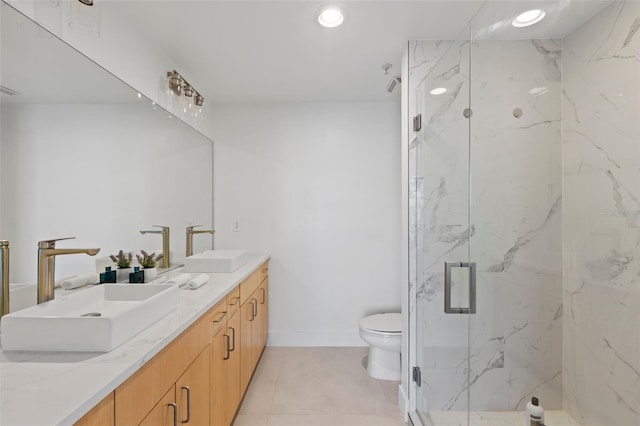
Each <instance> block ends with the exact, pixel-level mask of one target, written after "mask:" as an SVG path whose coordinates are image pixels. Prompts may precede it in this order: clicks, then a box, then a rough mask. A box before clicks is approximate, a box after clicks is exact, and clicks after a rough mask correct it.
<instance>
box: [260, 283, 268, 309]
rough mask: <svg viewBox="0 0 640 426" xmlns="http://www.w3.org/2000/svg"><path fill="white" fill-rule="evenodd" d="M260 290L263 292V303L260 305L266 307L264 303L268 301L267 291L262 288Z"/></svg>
mask: <svg viewBox="0 0 640 426" xmlns="http://www.w3.org/2000/svg"><path fill="white" fill-rule="evenodd" d="M260 290H262V302H260V304H261V305H264V302H266V300H267V290H265V288H264V287H260Z"/></svg>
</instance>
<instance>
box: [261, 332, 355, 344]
mask: <svg viewBox="0 0 640 426" xmlns="http://www.w3.org/2000/svg"><path fill="white" fill-rule="evenodd" d="M267 345H268V346H284V347H287V346H291V347H296V346H306V347H312V346H367V344H366V343H365V342H364V341H363V340H362V339H361V338H360V333H358V332H357V331H340V330H314V331H274V330H269V341H268V342H267Z"/></svg>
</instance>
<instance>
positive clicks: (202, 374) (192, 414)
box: [176, 345, 210, 426]
mask: <svg viewBox="0 0 640 426" xmlns="http://www.w3.org/2000/svg"><path fill="white" fill-rule="evenodd" d="M209 351H210V347H209V345H207V347H206V348H205V349H204V350H203V351H202V352H200V355H198V357H197V358H196V359H195V361H193V363H192V364H191V366H189V368H187V370H186V371H185V372H184V373H183V374H182V376H180V378H179V379H178V381H177V382H176V396H177V399H178V421H179V422H180V423H183V424H189V425H192V426H207V425H209V364H210V361H209Z"/></svg>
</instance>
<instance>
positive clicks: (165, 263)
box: [140, 225, 170, 269]
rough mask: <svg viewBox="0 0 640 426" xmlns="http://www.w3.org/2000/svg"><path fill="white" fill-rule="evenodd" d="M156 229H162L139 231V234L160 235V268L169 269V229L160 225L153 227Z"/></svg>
mask: <svg viewBox="0 0 640 426" xmlns="http://www.w3.org/2000/svg"><path fill="white" fill-rule="evenodd" d="M153 226H155V227H156V228H162V229H161V230H158V231H156V230H141V231H140V233H141V234H143V235H144V234H162V265H161V267H162V268H165V269H166V268H168V267H169V257H170V255H169V227H168V226H162V225H153Z"/></svg>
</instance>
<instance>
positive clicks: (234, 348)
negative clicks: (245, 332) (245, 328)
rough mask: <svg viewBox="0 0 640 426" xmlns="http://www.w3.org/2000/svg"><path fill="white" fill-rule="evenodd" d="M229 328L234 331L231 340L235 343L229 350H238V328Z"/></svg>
mask: <svg viewBox="0 0 640 426" xmlns="http://www.w3.org/2000/svg"><path fill="white" fill-rule="evenodd" d="M229 330H231V333H232V337H231V342H232V343H233V346H232V347H231V348H229V352H233V351H235V350H236V329H235V328H233V327H229Z"/></svg>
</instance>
